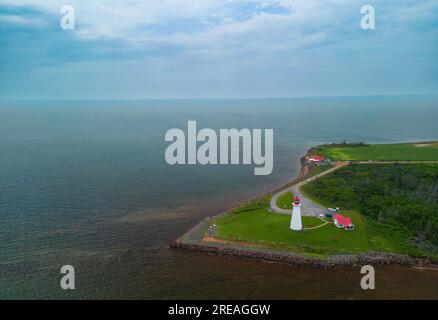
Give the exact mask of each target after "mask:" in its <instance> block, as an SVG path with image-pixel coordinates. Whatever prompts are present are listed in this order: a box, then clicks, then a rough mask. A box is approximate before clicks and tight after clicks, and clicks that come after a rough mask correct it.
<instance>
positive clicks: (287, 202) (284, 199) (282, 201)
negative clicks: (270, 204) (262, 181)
mask: <svg viewBox="0 0 438 320" xmlns="http://www.w3.org/2000/svg"><path fill="white" fill-rule="evenodd" d="M293 197H294V195H293V194H292V192H290V191H288V192H285V193H283V194H282V195H281V196H280V197H278V199H277V206H278V207H279V208H282V209H292V201H293Z"/></svg>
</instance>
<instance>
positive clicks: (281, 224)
mask: <svg viewBox="0 0 438 320" xmlns="http://www.w3.org/2000/svg"><path fill="white" fill-rule="evenodd" d="M269 200H270V197H269V198H268V197H267V198H264V199H259V200H257V201H254V202H251V203H250V204H247V205H245V206H243V207H241V208H238V209H236V210H234V211H232V212H230V213H228V214H227V215H225V216H223V217H220V218H217V219H216V220H215V221H213V222H212V224H216V225H217V231H216V237H217V238H218V239H223V240H229V241H238V242H244V243H246V244H249V245H262V246H267V247H269V248H271V249H272V250H274V251H287V252H293V253H298V254H302V255H307V256H316V257H322V258H324V257H328V256H330V255H335V254H348V253H361V252H369V251H386V252H396V253H401V254H410V255H422V252H420V251H419V250H417V249H416V248H415V247H413V246H412V245H410V244H409V243H408V242H407V241H406V238H405V234H406V230H401V229H400V228H399V227H393V226H390V225H385V224H381V223H378V222H375V221H373V220H371V219H367V218H365V217H363V216H362V215H361V214H359V213H358V212H357V211H352V210H348V211H347V210H344V211H343V212H342V213H343V214H345V215H346V216H349V217H351V219H352V221H353V223H354V224H355V225H356V230H355V231H351V232H348V231H345V230H342V229H338V228H336V227H335V226H334V225H333V224H327V225H325V226H322V227H320V228H317V229H313V230H305V231H301V232H296V231H292V230H290V229H289V224H290V217H289V216H287V215H280V214H275V213H272V212H269V211H268V206H269ZM322 224H323V222H322V221H321V220H319V219H318V218H314V217H303V227H304V228H311V227H316V226H320V225H322Z"/></svg>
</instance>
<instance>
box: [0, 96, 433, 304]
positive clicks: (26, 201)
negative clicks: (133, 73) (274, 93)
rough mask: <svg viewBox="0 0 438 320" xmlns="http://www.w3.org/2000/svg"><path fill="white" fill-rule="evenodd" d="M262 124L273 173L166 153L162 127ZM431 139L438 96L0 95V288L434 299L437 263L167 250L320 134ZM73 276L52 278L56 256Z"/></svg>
mask: <svg viewBox="0 0 438 320" xmlns="http://www.w3.org/2000/svg"><path fill="white" fill-rule="evenodd" d="M188 120H196V121H197V123H198V128H205V127H208V128H213V129H219V128H234V127H235V128H273V129H274V144H275V146H274V157H275V166H274V172H273V174H272V175H271V176H268V177H260V176H259V177H255V176H254V175H253V168H252V167H247V166H245V167H242V166H216V167H201V166H191V167H189V166H181V167H169V166H168V165H167V164H166V163H165V161H164V150H165V148H166V144H165V142H164V134H165V132H166V131H167V130H169V129H171V128H182V129H185V128H186V126H187V121H188ZM344 139H346V140H350V141H353V140H364V141H366V142H370V143H385V142H401V141H423V140H438V97H437V96H422V97H411V96H406V97H367V98H363V97H362V98H361V97H357V98H307V99H266V100H197V101H190V100H184V101H181V100H173V101H170V100H169V101H80V100H78V101H21V102H17V101H1V102H0V298H177V299H180V298H181V299H182V298H208V299H215V298H438V272H432V271H420V270H413V269H406V268H397V267H385V268H379V269H377V290H376V291H375V292H371V293H370V292H364V291H362V290H361V289H360V286H359V281H360V277H361V275H360V273H359V270H357V269H345V270H338V271H316V270H307V269H300V268H291V267H286V266H280V265H271V264H264V263H258V262H251V261H246V260H241V259H228V258H221V257H212V256H206V255H202V254H194V253H187V252H179V251H174V250H170V249H168V248H167V245H168V244H169V243H170V242H171V241H172V240H174V239H176V238H178V237H179V236H181V235H182V234H183V233H184V232H186V231H187V230H188V229H190V228H191V227H192V226H193V225H194V224H196V223H197V222H199V221H200V220H201V219H203V218H204V217H206V216H211V215H213V214H216V213H218V212H221V211H223V210H225V209H227V208H229V207H231V206H233V205H235V204H237V203H239V202H240V201H242V200H245V199H248V198H252V197H254V196H257V195H259V194H262V193H263V192H266V191H269V190H272V189H274V188H276V187H278V186H280V185H282V184H283V183H285V182H288V181H289V180H291V179H292V178H293V177H294V176H295V175H296V173H297V170H298V166H299V158H300V157H301V156H302V155H303V153H304V152H305V150H306V149H307V148H309V147H310V146H313V145H315V144H319V143H323V142H334V141H342V140H344ZM66 264H70V265H73V266H74V267H75V269H76V287H77V289H76V290H74V291H70V292H65V291H62V290H61V289H60V287H59V280H60V277H61V275H60V273H59V271H60V268H61V266H62V265H66Z"/></svg>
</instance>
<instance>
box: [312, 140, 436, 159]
mask: <svg viewBox="0 0 438 320" xmlns="http://www.w3.org/2000/svg"><path fill="white" fill-rule="evenodd" d="M311 154H312V155H322V156H325V157H328V158H330V159H332V160H340V161H347V160H359V161H360V160H361V161H368V160H377V161H438V142H436V141H435V142H424V143H422V142H419V143H401V144H375V145H369V146H331V145H324V146H320V147H318V148H316V149H315V150H314V151H313V152H312V153H311Z"/></svg>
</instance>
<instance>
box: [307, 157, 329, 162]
mask: <svg viewBox="0 0 438 320" xmlns="http://www.w3.org/2000/svg"><path fill="white" fill-rule="evenodd" d="M324 160H325V157H323V156H313V157H309V161H312V162H321V161H324Z"/></svg>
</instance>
